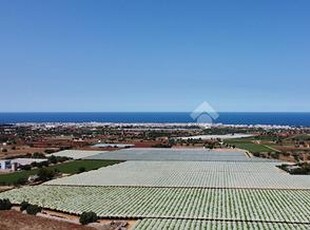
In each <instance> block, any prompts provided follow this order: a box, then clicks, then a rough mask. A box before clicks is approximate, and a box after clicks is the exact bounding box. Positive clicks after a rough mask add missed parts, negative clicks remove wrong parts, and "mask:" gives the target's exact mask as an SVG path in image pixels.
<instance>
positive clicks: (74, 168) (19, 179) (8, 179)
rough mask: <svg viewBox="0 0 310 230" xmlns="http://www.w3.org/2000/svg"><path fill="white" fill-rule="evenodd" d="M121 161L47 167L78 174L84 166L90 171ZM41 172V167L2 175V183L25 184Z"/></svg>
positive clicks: (84, 162) (97, 161)
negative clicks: (32, 176) (30, 177)
mask: <svg viewBox="0 0 310 230" xmlns="http://www.w3.org/2000/svg"><path fill="white" fill-rule="evenodd" d="M120 162H121V161H117V160H76V161H71V162H67V163H62V164H57V165H53V166H49V167H45V169H48V170H50V171H57V172H61V173H66V174H76V173H79V172H80V169H81V168H82V167H83V168H84V169H85V171H90V170H94V169H98V168H101V167H105V166H108V165H113V164H117V163H120ZM38 172H39V168H36V169H32V170H29V171H20V172H14V173H8V174H1V175H0V185H11V184H14V185H18V184H23V183H25V182H26V181H27V179H28V177H29V176H30V175H36V174H38Z"/></svg>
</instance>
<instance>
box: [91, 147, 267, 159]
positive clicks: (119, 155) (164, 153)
mask: <svg viewBox="0 0 310 230" xmlns="http://www.w3.org/2000/svg"><path fill="white" fill-rule="evenodd" d="M89 159H105V160H107V159H112V160H148V161H156V160H158V161H225V162H228V161H248V162H256V161H260V162H268V161H270V160H267V159H262V158H255V157H252V158H249V157H248V156H246V155H245V154H244V152H242V151H227V152H223V151H212V150H211V151H210V150H207V149H173V148H172V149H168V148H165V149H159V148H158V149H157V148H147V149H141V148H130V149H122V150H119V151H113V152H105V153H101V154H98V155H94V156H90V157H89Z"/></svg>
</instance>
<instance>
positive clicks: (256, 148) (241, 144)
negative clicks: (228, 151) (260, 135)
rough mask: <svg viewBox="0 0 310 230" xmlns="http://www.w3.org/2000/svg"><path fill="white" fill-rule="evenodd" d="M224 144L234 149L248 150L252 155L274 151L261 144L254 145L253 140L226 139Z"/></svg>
mask: <svg viewBox="0 0 310 230" xmlns="http://www.w3.org/2000/svg"><path fill="white" fill-rule="evenodd" d="M225 143H226V144H229V145H231V146H235V147H236V148H240V149H245V150H248V151H250V152H252V153H255V152H272V151H274V150H273V149H271V148H268V147H267V146H265V145H263V144H257V143H254V142H253V139H251V138H239V139H228V140H225Z"/></svg>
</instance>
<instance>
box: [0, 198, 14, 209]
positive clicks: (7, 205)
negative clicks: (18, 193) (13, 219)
mask: <svg viewBox="0 0 310 230" xmlns="http://www.w3.org/2000/svg"><path fill="white" fill-rule="evenodd" d="M11 208H12V204H11V201H10V200H9V199H0V210H10V209H11Z"/></svg>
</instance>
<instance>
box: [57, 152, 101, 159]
mask: <svg viewBox="0 0 310 230" xmlns="http://www.w3.org/2000/svg"><path fill="white" fill-rule="evenodd" d="M104 152H105V151H92V150H63V151H60V152H57V153H53V154H51V155H54V156H58V157H69V158H73V159H83V158H86V157H90V156H94V155H97V154H100V153H104Z"/></svg>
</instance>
